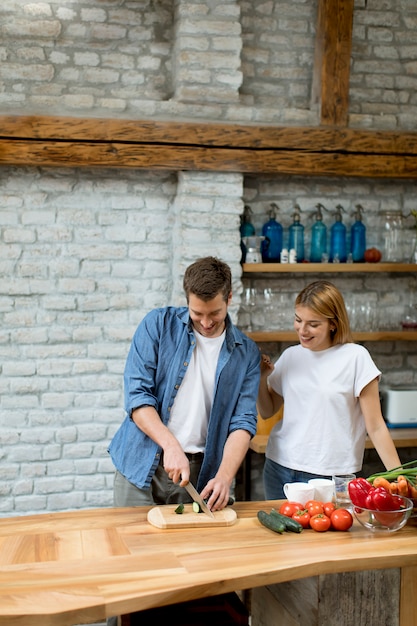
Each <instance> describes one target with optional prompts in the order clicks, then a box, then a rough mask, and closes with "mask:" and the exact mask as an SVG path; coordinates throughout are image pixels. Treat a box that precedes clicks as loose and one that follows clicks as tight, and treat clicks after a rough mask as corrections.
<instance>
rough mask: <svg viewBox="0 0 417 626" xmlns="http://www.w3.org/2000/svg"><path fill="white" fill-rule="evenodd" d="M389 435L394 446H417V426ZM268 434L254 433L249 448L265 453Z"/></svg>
mask: <svg viewBox="0 0 417 626" xmlns="http://www.w3.org/2000/svg"><path fill="white" fill-rule="evenodd" d="M390 433H391V437H392V439H393V441H394V444H395V447H396V448H414V447H417V428H391V429H390ZM268 436H269V435H255V437H253V439H252V440H251V442H250V446H249V447H250V449H251V450H253V451H254V452H258V454H265V450H266V444H267V442H268ZM373 447H374V446H373V443H372V441H371V440H370V439H369V438H368V439H367V440H366V443H365V448H368V449H370V448H373Z"/></svg>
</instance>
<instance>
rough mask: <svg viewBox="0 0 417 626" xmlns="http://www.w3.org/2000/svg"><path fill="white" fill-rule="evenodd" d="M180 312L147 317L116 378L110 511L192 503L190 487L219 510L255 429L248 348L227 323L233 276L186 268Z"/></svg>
mask: <svg viewBox="0 0 417 626" xmlns="http://www.w3.org/2000/svg"><path fill="white" fill-rule="evenodd" d="M183 286H184V291H185V295H186V299H187V305H188V306H187V307H165V308H159V309H155V310H154V311H151V312H150V313H148V314H147V315H146V316H145V318H144V319H143V321H142V322H141V323H140V324H139V326H138V328H137V330H136V332H135V334H134V337H133V340H132V344H131V347H130V350H129V354H128V357H127V361H126V367H125V373H124V385H125V409H126V417H125V419H124V421H123V423H122V425H121V426H120V428H119V430H118V431H117V432H116V434H115V436H114V438H113V440H112V442H111V444H110V447H109V452H110V455H111V458H112V461H113V463H114V465H115V467H116V475H115V482H114V504H115V506H141V505H152V504H167V503H176V502H190V497H189V496H188V494H187V492H186V491H185V489H183V487H184V485H186V484H187V483H188V482H189V481H191V482H192V483H193V484H195V485H196V486H197V490H198V491H199V492H200V495H201V496H202V498H203V499H204V500H206V501H207V504H208V506H209V508H210V509H211V510H213V511H218V510H221V509H223V508H224V507H225V506H226V505H227V503H228V501H229V496H230V490H231V486H232V483H233V480H234V477H235V475H236V473H237V471H238V469H239V467H240V465H241V463H242V461H243V459H244V457H245V455H246V452H247V450H248V447H249V441H250V439H251V437H252V436H253V435H254V434H255V432H256V417H257V409H256V397H257V392H258V385H259V377H260V367H259V361H260V356H259V351H258V348H257V346H256V344H255V343H254V342H253V341H252V340H250V339H249V338H248V337H246V336H245V335H244V334H243V333H242V332H240V331H239V330H238V329H237V328H236V327H235V326H234V325H233V324H232V322H231V319H230V317H229V315H228V307H229V305H230V302H231V298H232V278H231V271H230V268H229V266H228V265H226V264H225V263H223V262H222V261H220V260H219V259H217V258H214V257H205V258H202V259H199V260H197V261H196V262H195V263H193V264H192V265H190V266H189V267H188V268H187V270H186V271H185V275H184V281H183Z"/></svg>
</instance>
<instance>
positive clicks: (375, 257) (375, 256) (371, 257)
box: [365, 248, 382, 263]
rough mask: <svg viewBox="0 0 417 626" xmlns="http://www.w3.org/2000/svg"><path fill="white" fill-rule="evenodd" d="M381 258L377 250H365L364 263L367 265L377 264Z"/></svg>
mask: <svg viewBox="0 0 417 626" xmlns="http://www.w3.org/2000/svg"><path fill="white" fill-rule="evenodd" d="M381 258H382V254H381V252H380V251H379V250H378V248H368V249H367V250H365V261H366V262H367V263H379V261H380V260H381Z"/></svg>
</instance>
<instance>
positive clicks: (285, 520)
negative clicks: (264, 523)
mask: <svg viewBox="0 0 417 626" xmlns="http://www.w3.org/2000/svg"><path fill="white" fill-rule="evenodd" d="M270 515H271V517H273V518H274V519H276V520H277V521H280V522H281V523H282V524H284V526H285V530H290V531H291V532H292V533H300V532H301V531H302V530H303V527H302V525H301V524H300V522H297V520H295V519H292V518H291V517H287V515H282V514H281V513H278V511H276V510H275V509H271V513H270Z"/></svg>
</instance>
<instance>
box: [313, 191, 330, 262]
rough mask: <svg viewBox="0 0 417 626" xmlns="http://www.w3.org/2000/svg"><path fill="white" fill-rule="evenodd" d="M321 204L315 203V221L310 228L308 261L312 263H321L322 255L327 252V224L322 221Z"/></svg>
mask: <svg viewBox="0 0 417 626" xmlns="http://www.w3.org/2000/svg"><path fill="white" fill-rule="evenodd" d="M322 208H323V209H324V207H323V205H322V204H320V203H318V204H316V209H317V211H316V212H315V213H314V215H315V217H316V221H315V223H314V224H313V226H312V228H311V251H310V261H311V262H312V263H321V262H322V261H323V255H326V254H327V226H326V224H325V223H324V222H323V213H322Z"/></svg>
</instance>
